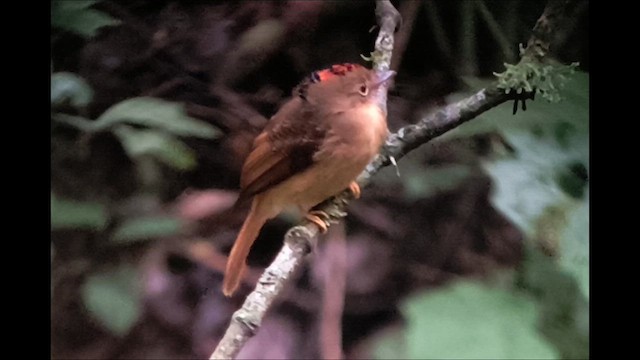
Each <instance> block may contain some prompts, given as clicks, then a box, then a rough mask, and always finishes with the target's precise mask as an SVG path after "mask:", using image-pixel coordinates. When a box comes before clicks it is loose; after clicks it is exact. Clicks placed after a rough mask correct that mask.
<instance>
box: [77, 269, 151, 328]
mask: <svg viewBox="0 0 640 360" xmlns="http://www.w3.org/2000/svg"><path fill="white" fill-rule="evenodd" d="M81 296H82V300H83V302H84V304H85V306H86V308H87V310H89V312H90V313H91V315H92V316H93V317H94V318H95V319H97V320H98V321H100V323H101V324H102V325H103V326H104V327H106V328H107V329H109V330H110V331H111V332H113V333H114V334H116V335H119V336H123V335H125V334H126V333H127V332H128V331H129V330H130V329H131V327H132V326H133V325H134V324H135V323H136V321H137V320H138V318H139V317H140V314H141V310H142V309H141V304H140V295H139V292H138V288H137V272H136V270H135V269H134V268H132V267H131V266H126V265H123V266H120V267H118V268H115V269H112V270H109V271H105V272H102V273H97V274H93V275H90V276H89V277H88V278H87V280H86V282H85V283H84V284H83V286H82V291H81Z"/></svg>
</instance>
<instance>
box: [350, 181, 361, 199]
mask: <svg viewBox="0 0 640 360" xmlns="http://www.w3.org/2000/svg"><path fill="white" fill-rule="evenodd" d="M349 190H351V193H352V194H353V197H354V198H355V199H359V198H360V194H361V192H360V185H358V183H357V182H355V181H352V182H351V184H349Z"/></svg>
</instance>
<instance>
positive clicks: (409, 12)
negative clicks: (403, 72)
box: [390, 1, 422, 70]
mask: <svg viewBox="0 0 640 360" xmlns="http://www.w3.org/2000/svg"><path fill="white" fill-rule="evenodd" d="M421 5H422V2H420V1H404V2H402V4H401V5H400V15H401V16H402V20H403V26H402V28H401V29H400V30H398V33H397V34H396V39H395V45H394V47H395V51H394V52H393V57H392V58H391V65H390V66H391V70H398V69H399V68H400V64H402V58H403V57H404V52H405V50H406V49H407V45H408V44H409V39H411V34H412V33H413V24H414V23H415V20H416V17H418V11H419V10H420V6H421Z"/></svg>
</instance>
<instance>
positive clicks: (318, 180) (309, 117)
mask: <svg viewBox="0 0 640 360" xmlns="http://www.w3.org/2000/svg"><path fill="white" fill-rule="evenodd" d="M393 75H395V72H394V71H382V72H378V73H376V72H375V71H373V70H369V69H367V68H365V67H363V66H361V65H357V64H340V65H333V66H332V67H330V68H328V69H325V70H320V71H316V72H313V73H312V74H311V75H310V76H309V77H307V78H306V79H305V80H303V81H302V82H301V83H300V85H298V86H297V87H296V88H295V89H294V91H293V96H292V98H291V99H290V100H288V101H287V102H286V103H285V104H284V105H283V106H282V107H281V108H280V110H279V111H278V112H277V113H276V114H275V115H273V117H272V118H271V119H270V121H269V123H268V125H267V126H266V128H265V129H264V131H262V133H261V134H260V135H258V137H257V138H256V139H255V141H254V143H253V149H252V151H251V153H250V154H249V156H248V158H247V159H246V161H245V163H244V165H243V168H242V174H241V177H240V187H241V191H240V196H239V198H238V203H242V202H244V201H246V200H249V199H250V198H253V202H252V204H251V210H250V212H249V215H248V216H247V218H246V220H245V221H244V224H243V225H242V228H241V230H240V233H239V234H238V238H237V239H236V241H235V243H234V245H233V248H232V249H231V253H230V254H229V260H228V262H227V267H226V271H225V277H224V282H223V289H222V290H223V293H224V294H225V295H226V296H231V295H232V294H233V293H234V291H235V290H236V288H237V287H238V283H239V282H240V279H241V276H242V272H243V270H244V268H245V260H246V258H247V255H248V254H249V249H250V248H251V245H252V244H253V242H254V241H255V239H256V237H257V236H258V234H259V232H260V229H261V228H262V226H263V225H264V223H265V222H266V221H267V220H269V219H271V218H273V217H275V216H277V215H278V214H279V213H280V212H282V211H283V210H285V209H286V208H289V207H292V206H293V207H297V208H298V209H299V210H301V211H302V212H303V214H306V218H307V219H308V220H310V221H312V222H314V223H316V224H317V225H318V226H319V227H320V229H321V231H322V232H326V230H327V229H326V225H325V223H324V221H322V219H321V218H320V216H323V215H324V216H326V214H323V213H321V212H318V211H312V210H311V209H312V208H313V207H314V206H315V205H317V204H319V203H321V202H322V201H324V200H326V199H328V198H330V197H332V196H334V195H337V194H338V193H340V192H342V191H343V190H345V189H347V188H348V189H351V191H352V192H353V194H354V196H355V197H359V195H360V188H359V186H358V184H357V183H356V182H355V179H356V177H357V176H358V175H359V174H360V173H361V172H362V171H363V170H364V168H365V167H366V165H367V164H368V163H369V162H370V161H371V160H372V159H373V157H374V156H375V155H376V154H377V153H378V151H379V150H380V147H381V146H382V144H383V143H384V141H385V139H386V137H387V133H388V129H387V119H386V112H385V111H384V110H382V109H381V108H380V107H379V105H378V103H379V102H378V100H377V96H378V93H379V90H381V89H382V87H381V85H383V84H385V82H387V81H388V80H389V79H391V78H392V77H393Z"/></svg>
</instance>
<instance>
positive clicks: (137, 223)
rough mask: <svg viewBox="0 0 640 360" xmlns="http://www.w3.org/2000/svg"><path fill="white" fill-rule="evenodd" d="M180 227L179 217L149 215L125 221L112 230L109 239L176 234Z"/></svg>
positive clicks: (132, 239) (149, 237) (131, 238)
mask: <svg viewBox="0 0 640 360" xmlns="http://www.w3.org/2000/svg"><path fill="white" fill-rule="evenodd" d="M181 228H182V221H181V220H180V219H179V218H175V217H170V216H150V217H142V218H137V219H131V220H127V221H125V222H124V223H123V224H121V225H120V226H118V228H117V229H116V230H115V231H114V233H113V235H112V237H111V239H112V240H113V241H115V242H120V243H131V242H135V241H142V240H148V239H152V238H157V237H165V236H171V235H176V234H178V233H179V232H180V230H181Z"/></svg>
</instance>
